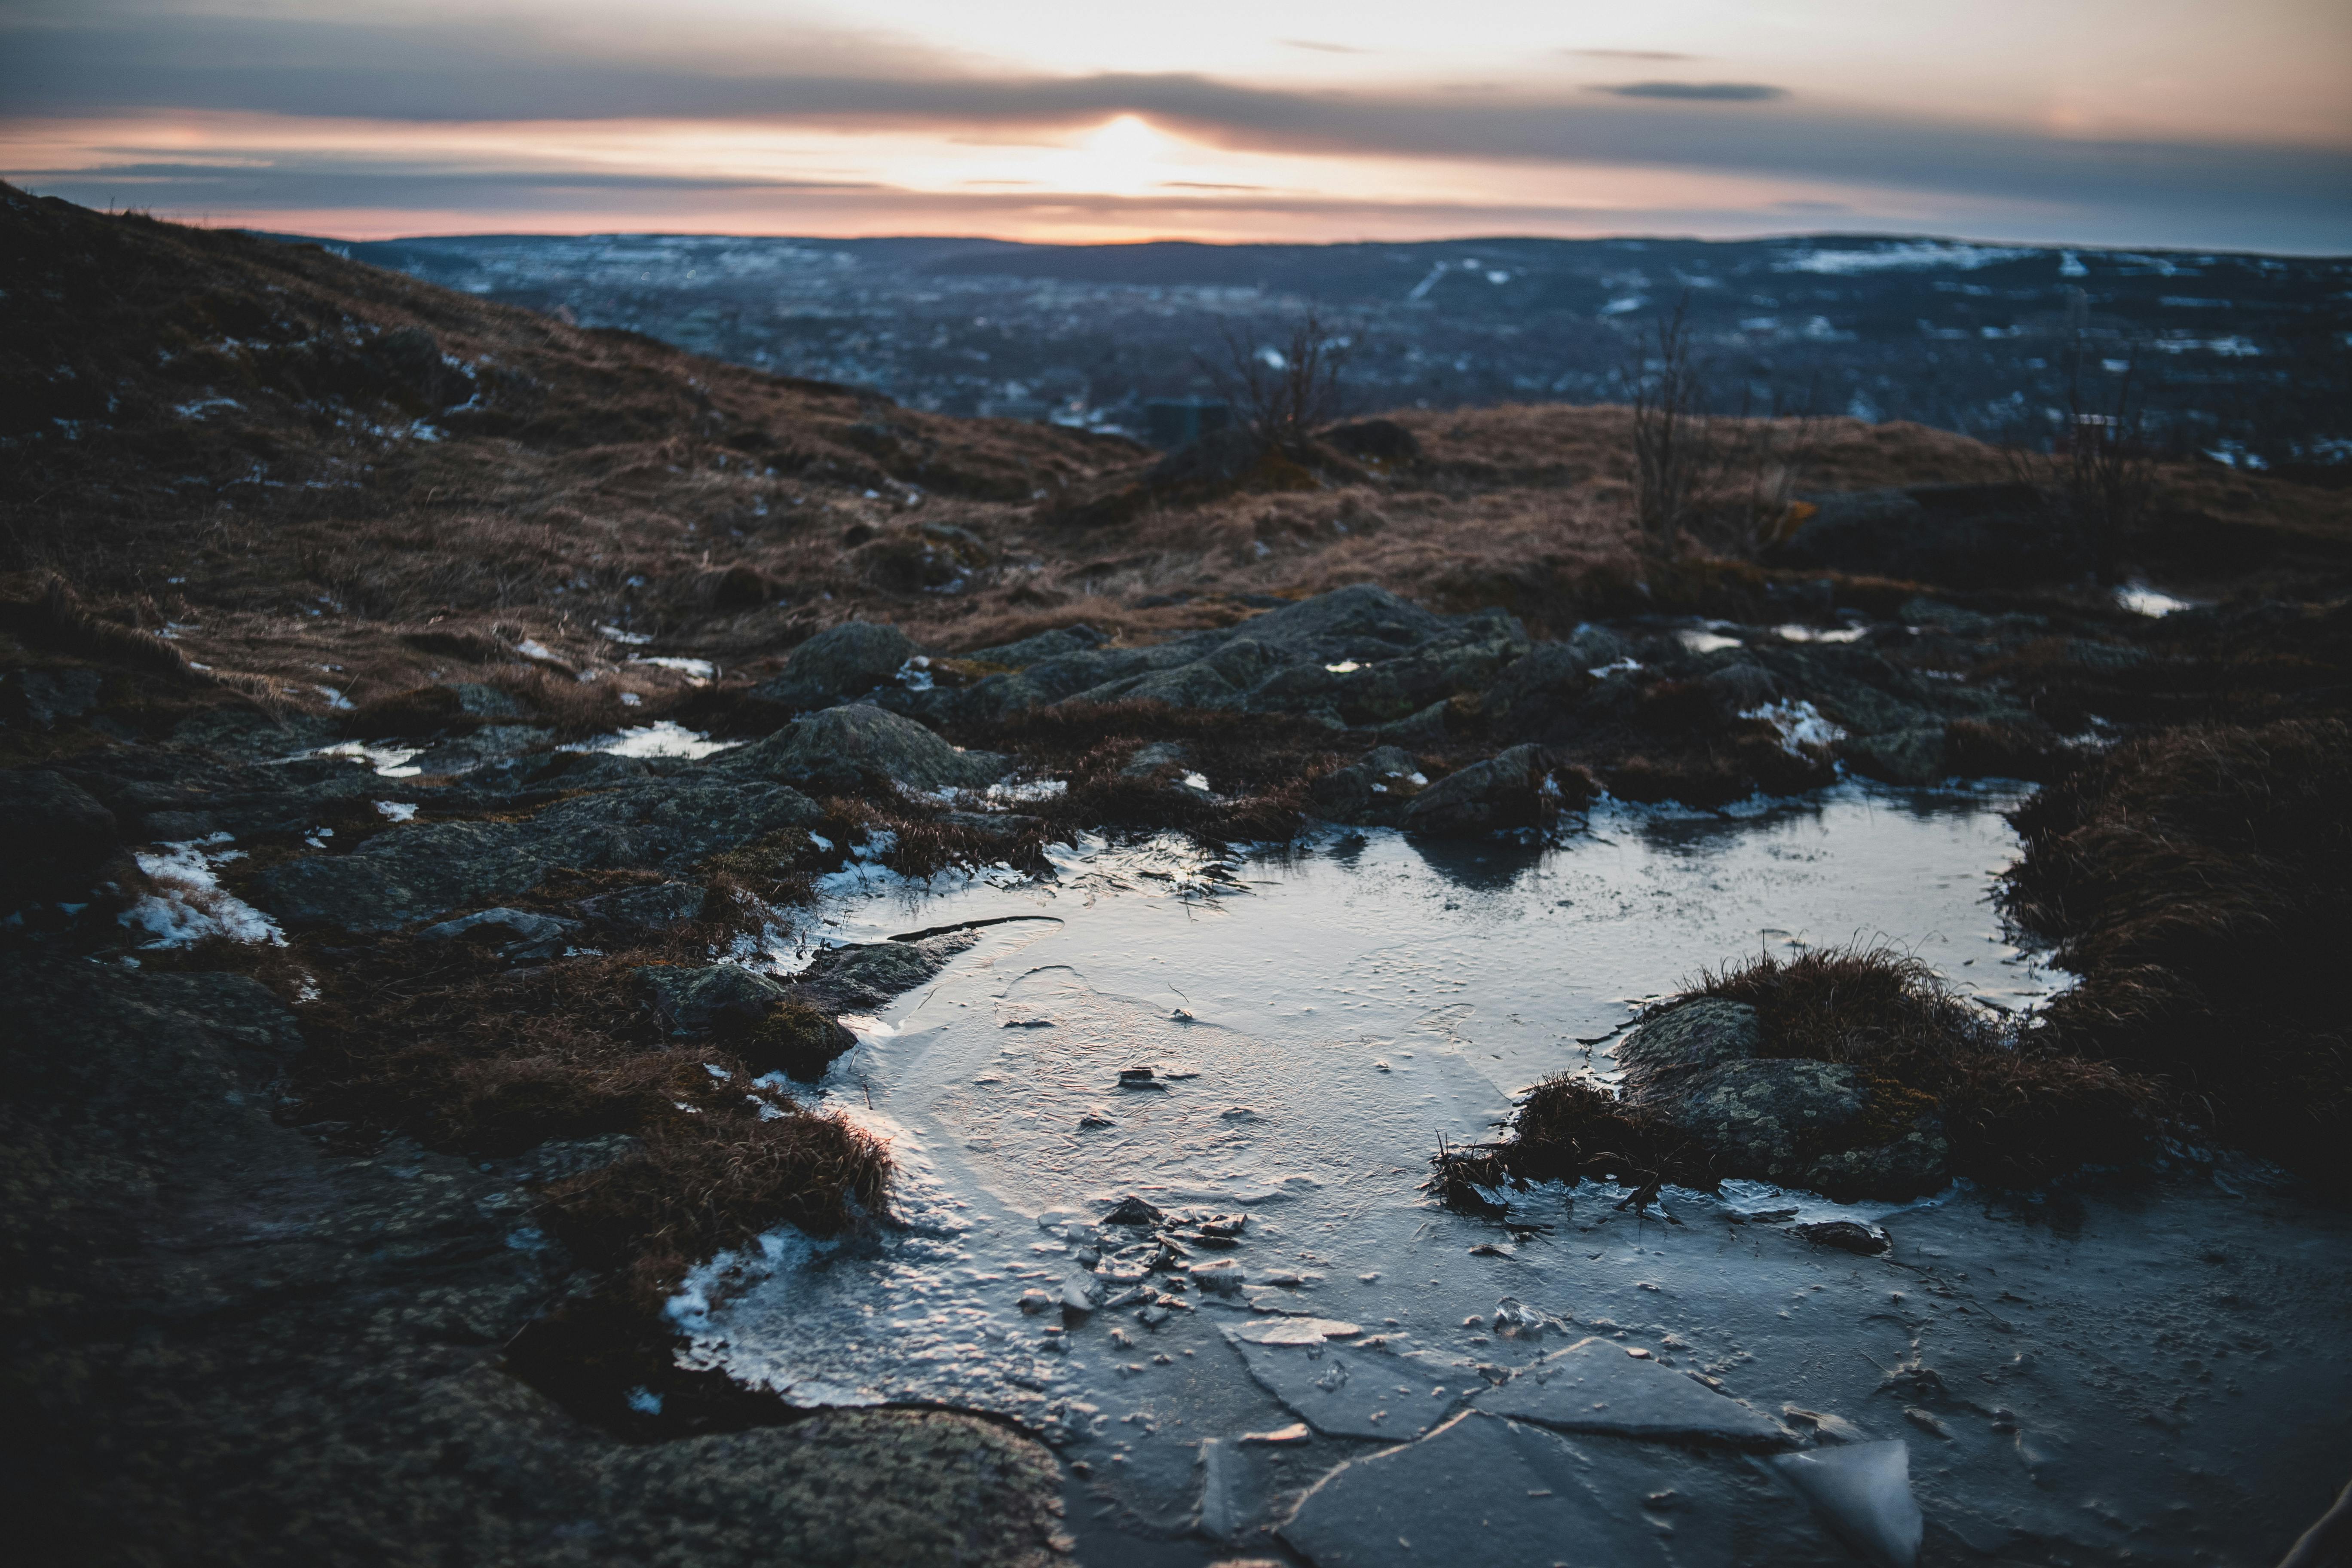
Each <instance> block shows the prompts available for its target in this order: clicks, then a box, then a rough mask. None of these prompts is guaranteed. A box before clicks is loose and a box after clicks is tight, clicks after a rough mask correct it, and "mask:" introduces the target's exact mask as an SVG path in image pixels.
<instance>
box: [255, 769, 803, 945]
mask: <svg viewBox="0 0 2352 1568" xmlns="http://www.w3.org/2000/svg"><path fill="white" fill-rule="evenodd" d="M370 782H371V783H373V782H376V781H373V779H371V780H370ZM823 819H824V810H823V809H822V808H821V807H819V806H818V805H817V804H816V803H815V802H814V801H813V800H811V799H809V798H808V797H807V796H806V795H802V794H800V793H799V792H798V791H796V790H793V789H788V788H786V787H784V786H783V785H782V784H767V783H763V782H760V781H756V780H745V779H741V778H725V777H718V776H713V775H711V774H709V773H704V774H702V775H699V776H694V777H688V778H677V779H656V780H648V781H646V782H643V783H640V784H631V785H626V786H625V787H623V788H620V789H614V790H608V791H605V792H604V793H603V794H600V795H577V796H574V797H572V798H571V799H568V800H562V801H558V802H557V803H555V804H554V805H550V806H547V807H545V808H544V809H542V810H541V811H539V812H538V813H536V814H534V815H532V816H526V817H522V818H520V819H519V820H510V821H499V822H468V821H452V822H420V823H407V824H404V825H402V826H396V827H391V828H387V829H385V830H384V831H383V832H382V833H379V834H376V835H375V836H374V837H372V838H370V839H368V840H367V842H365V843H364V844H362V845H361V846H360V847H358V848H356V849H354V850H352V852H351V853H350V854H348V855H313V856H307V857H304V858H300V859H297V860H289V861H287V862H286V863H285V864H283V865H280V866H273V867H271V868H268V869H267V870H265V871H262V872H260V873H259V874H257V876H256V877H255V878H254V879H253V881H252V884H251V890H250V892H249V894H248V897H249V898H250V899H251V900H252V901H253V902H254V903H256V904H257V905H259V906H260V907H261V908H262V909H264V910H268V912H269V913H271V914H273V915H275V916H277V917H278V920H279V921H283V922H285V923H287V924H289V925H290V926H294V927H297V928H300V927H319V926H328V927H338V928H341V929H342V930H344V931H397V930H399V929H401V928H402V927H404V926H405V925H408V924H410V923H411V922H413V921H419V920H424V919H427V918H430V917H432V916H435V915H439V914H443V913H445V912H446V911H448V910H456V909H463V908H465V907H466V906H467V905H469V904H482V903H486V902H488V901H490V900H497V899H505V898H512V897H513V896H514V895H516V894H518V893H524V892H528V891H530V889H532V888H535V887H537V886H538V885H539V884H540V883H541V881H542V880H544V879H546V877H547V875H548V874H549V873H550V872H551V871H554V870H556V869H558V868H572V869H577V870H588V871H593V870H604V869H619V870H665V871H673V872H675V871H683V870H685V869H687V868H689V867H691V866H693V865H695V864H696V863H697V862H698V861H700V860H702V859H704V858H706V857H709V856H710V855H714V854H717V853H718V852H719V850H722V849H732V848H735V847H738V846H740V845H743V844H748V843H750V842H751V840H752V839H755V838H758V837H762V836H764V835H766V834H769V833H775V832H780V831H782V830H783V829H785V828H792V827H800V828H805V827H809V826H814V824H816V823H817V822H819V821H821V820H823Z"/></svg>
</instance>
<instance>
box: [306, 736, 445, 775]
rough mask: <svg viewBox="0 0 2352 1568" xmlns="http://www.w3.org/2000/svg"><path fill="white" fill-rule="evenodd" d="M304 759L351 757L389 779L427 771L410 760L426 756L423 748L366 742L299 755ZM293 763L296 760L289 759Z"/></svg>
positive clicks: (344, 744) (351, 743) (323, 748)
mask: <svg viewBox="0 0 2352 1568" xmlns="http://www.w3.org/2000/svg"><path fill="white" fill-rule="evenodd" d="M424 754H425V748H424V747H422V746H373V745H370V744H369V743H368V742H365V741H341V742H337V743H336V744H334V745H331V746H320V747H319V748H318V749H317V750H315V751H310V752H300V753H299V755H300V756H304V757H349V758H351V759H352V761H354V762H363V763H367V764H368V765H369V766H370V767H372V768H373V769H375V771H376V776H377V777H379V778H387V779H413V778H415V776H416V775H417V774H419V773H423V772H424V771H425V770H424V769H423V768H419V767H414V766H411V765H410V759H411V758H413V757H421V756H423V755H424ZM287 760H288V761H289V762H292V761H294V760H295V759H294V758H291V757H289V758H288V759H287Z"/></svg>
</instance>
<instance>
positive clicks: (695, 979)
mask: <svg viewBox="0 0 2352 1568" xmlns="http://www.w3.org/2000/svg"><path fill="white" fill-rule="evenodd" d="M637 980H638V982H639V984H643V985H644V986H645V987H646V991H647V992H648V993H650V994H651V995H652V998H653V1004H654V1011H655V1012H656V1013H657V1014H658V1015H660V1016H661V1020H662V1022H663V1023H665V1024H667V1025H668V1026H669V1027H670V1029H671V1030H672V1031H673V1032H675V1033H677V1034H680V1035H707V1034H713V1033H720V1032H726V1033H749V1032H750V1031H751V1030H752V1029H753V1028H755V1027H756V1026H758V1025H759V1024H760V1023H761V1020H763V1019H764V1018H766V1017H767V1016H768V1014H769V1012H770V1011H771V1010H772V1009H773V1008H774V1007H775V1006H776V1005H778V1004H780V1003H782V1001H783V1000H784V999H785V998H786V997H787V996H788V995H790V993H789V992H787V991H786V990H785V989H784V987H783V986H782V985H781V984H777V983H776V982H775V981H773V980H772V979H770V978H769V977H768V976H767V975H764V974H755V973H752V972H751V971H750V970H748V969H745V968H744V967H743V966H742V965H740V964H736V963H715V964H711V965H709V966H708V967H705V968H700V969H689V968H686V967H684V966H682V965H673V964H648V965H646V967H644V968H642V969H639V970H638V971H637Z"/></svg>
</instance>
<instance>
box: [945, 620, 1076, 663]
mask: <svg viewBox="0 0 2352 1568" xmlns="http://www.w3.org/2000/svg"><path fill="white" fill-rule="evenodd" d="M1106 641H1108V638H1106V637H1104V636H1103V635H1102V633H1100V632H1098V631H1097V630H1095V629H1094V627H1092V626H1084V625H1080V626H1056V627H1055V628H1054V629H1053V630H1052V631H1049V632H1039V633H1038V634H1037V635H1036V636H1034V637H1023V638H1022V639H1021V640H1019V641H1018V642H1008V643H998V644H996V645H994V646H993V647H976V648H974V649H972V650H971V652H970V653H965V654H959V655H957V656H956V657H957V658H964V659H969V660H971V662H972V663H974V664H1001V665H1003V666H1004V667H1005V668H1007V669H1026V668H1028V667H1029V666H1031V665H1033V664H1037V663H1041V662H1042V661H1044V660H1045V659H1049V658H1057V657H1059V656H1060V655H1062V654H1066V653H1083V652H1085V651H1086V650H1087V649H1088V648H1095V647H1101V646H1102V645H1103V644H1104V643H1105V642H1106Z"/></svg>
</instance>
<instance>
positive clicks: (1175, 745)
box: [1118, 741, 1192, 779]
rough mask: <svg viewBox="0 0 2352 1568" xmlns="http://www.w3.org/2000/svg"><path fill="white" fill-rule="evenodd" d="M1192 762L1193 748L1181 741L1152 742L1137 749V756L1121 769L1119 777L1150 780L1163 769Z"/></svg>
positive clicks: (1129, 759) (1131, 757)
mask: <svg viewBox="0 0 2352 1568" xmlns="http://www.w3.org/2000/svg"><path fill="white" fill-rule="evenodd" d="M1191 761H1192V748H1191V747H1189V746H1187V745H1185V744H1184V743H1183V742H1181V741H1152V742H1147V743H1146V744H1144V745H1140V746H1138V747H1136V748H1135V754H1134V755H1132V756H1130V757H1129V758H1128V759H1127V762H1126V763H1125V764H1124V765H1123V766H1122V767H1120V769H1119V770H1118V776H1119V777H1121V778H1123V779H1142V778H1150V777H1151V776H1152V775H1153V774H1154V773H1159V772H1160V770H1161V769H1162V768H1174V767H1181V766H1183V765H1184V764H1185V763H1189V762H1191Z"/></svg>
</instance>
